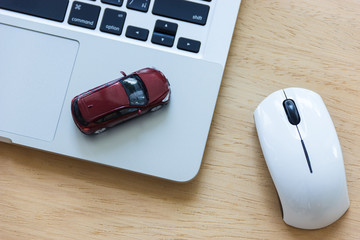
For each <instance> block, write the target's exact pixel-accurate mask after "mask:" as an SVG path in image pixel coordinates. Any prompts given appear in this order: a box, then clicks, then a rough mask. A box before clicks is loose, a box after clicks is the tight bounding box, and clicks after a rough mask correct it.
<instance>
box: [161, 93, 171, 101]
mask: <svg viewBox="0 0 360 240" xmlns="http://www.w3.org/2000/svg"><path fill="white" fill-rule="evenodd" d="M169 97H170V91H169V92H168V94H167V95H166V96H165V97H164V98H163V100H162V102H167V101H168V100H169Z"/></svg>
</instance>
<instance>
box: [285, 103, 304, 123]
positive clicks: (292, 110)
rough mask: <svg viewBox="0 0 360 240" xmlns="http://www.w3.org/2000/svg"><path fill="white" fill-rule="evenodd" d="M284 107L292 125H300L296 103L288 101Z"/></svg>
mask: <svg viewBox="0 0 360 240" xmlns="http://www.w3.org/2000/svg"><path fill="white" fill-rule="evenodd" d="M283 106H284V109H285V112H286V115H287V117H288V120H289V122H290V123H291V124H292V125H298V124H299V123H300V115H299V112H298V110H297V108H296V105H295V102H294V101H293V100H292V99H286V100H285V101H284V102H283Z"/></svg>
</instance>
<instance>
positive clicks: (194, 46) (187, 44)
mask: <svg viewBox="0 0 360 240" xmlns="http://www.w3.org/2000/svg"><path fill="white" fill-rule="evenodd" d="M200 45H201V43H200V42H199V41H195V40H192V39H188V38H179V41H178V45H177V48H178V49H181V50H185V51H189V52H194V53H198V52H199V50H200Z"/></svg>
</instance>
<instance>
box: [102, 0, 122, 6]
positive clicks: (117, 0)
mask: <svg viewBox="0 0 360 240" xmlns="http://www.w3.org/2000/svg"><path fill="white" fill-rule="evenodd" d="M101 2H103V3H107V4H111V5H114V6H118V7H121V6H122V4H123V0H101Z"/></svg>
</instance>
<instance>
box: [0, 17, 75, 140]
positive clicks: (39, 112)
mask: <svg viewBox="0 0 360 240" xmlns="http://www.w3.org/2000/svg"><path fill="white" fill-rule="evenodd" d="M0 36H1V38H0V83H1V87H0V131H6V132H10V133H14V134H18V135H22V136H27V137H31V138H36V139H41V140H45V141H51V140H53V138H54V135H55V132H56V128H57V124H58V120H59V117H60V113H61V109H62V107H63V102H64V99H65V94H66V91H67V87H68V83H69V80H70V76H71V73H72V69H73V65H74V62H75V58H76V54H77V50H78V47H79V43H78V42H77V41H74V40H69V39H65V38H61V37H57V36H52V35H48V34H43V33H39V32H34V31H30V30H24V29H21V28H17V27H11V26H8V25H3V24H0Z"/></svg>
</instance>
